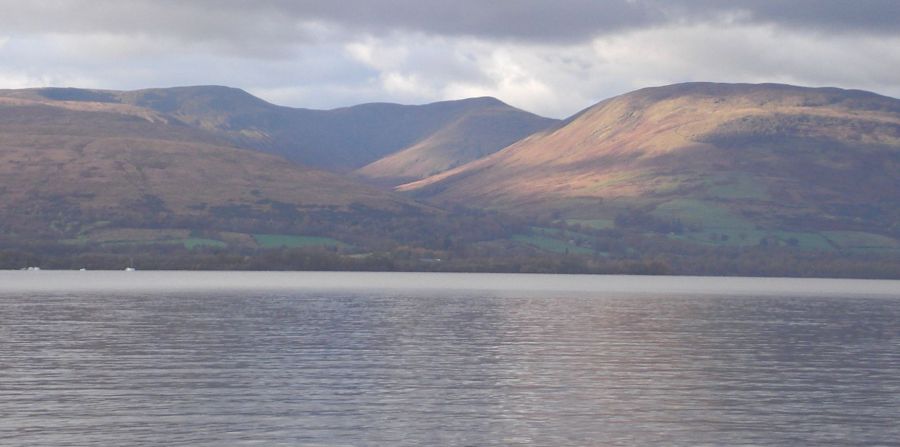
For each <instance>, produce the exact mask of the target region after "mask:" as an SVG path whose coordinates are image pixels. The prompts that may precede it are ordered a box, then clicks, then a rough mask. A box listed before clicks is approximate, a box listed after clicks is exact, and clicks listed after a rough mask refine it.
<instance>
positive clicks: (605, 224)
mask: <svg viewBox="0 0 900 447" xmlns="http://www.w3.org/2000/svg"><path fill="white" fill-rule="evenodd" d="M566 223H568V224H571V225H584V226H586V227H590V228H593V229H595V230H610V229H613V228H615V227H616V221H615V220H613V219H568V220H566Z"/></svg>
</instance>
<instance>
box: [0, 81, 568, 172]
mask: <svg viewBox="0 0 900 447" xmlns="http://www.w3.org/2000/svg"><path fill="white" fill-rule="evenodd" d="M0 96H6V97H16V98H25V99H32V100H41V101H45V102H46V101H51V102H55V103H63V104H77V103H79V102H81V103H90V104H106V105H107V106H108V107H116V108H118V109H119V110H120V111H124V110H132V111H133V112H134V113H144V114H147V113H155V114H157V115H159V116H164V117H168V119H171V120H177V121H180V122H182V123H184V124H186V125H188V126H190V127H194V128H197V129H201V130H203V131H206V132H207V133H208V134H214V135H217V136H218V137H220V138H221V139H222V140H226V141H228V142H229V144H231V145H237V146H241V147H246V148H251V149H256V150H261V151H264V152H269V153H273V154H276V155H280V156H283V157H285V158H287V159H289V160H292V161H295V162H298V163H301V164H304V165H307V166H311V167H318V168H323V169H328V170H332V171H338V172H350V171H353V170H354V169H358V168H361V167H363V166H365V165H368V164H370V163H372V162H375V161H377V160H379V159H381V158H382V157H385V156H389V155H391V154H393V153H395V152H399V151H406V150H410V151H411V153H412V155H413V156H414V157H419V158H420V159H421V158H422V157H429V158H433V159H435V160H440V161H435V162H427V163H425V164H426V166H424V167H423V166H419V165H418V164H416V163H409V162H404V163H395V162H391V163H384V164H382V165H380V166H379V167H378V168H377V169H371V170H367V171H366V175H364V177H367V178H376V179H378V181H379V183H385V182H390V180H384V178H393V177H403V178H407V179H409V178H421V177H424V176H425V175H428V174H431V173H433V172H436V170H437V169H439V168H440V167H441V166H447V167H452V166H456V165H458V164H461V163H465V162H468V161H471V160H473V159H475V158H478V157H480V156H483V155H485V154H488V153H491V152H494V151H497V150H500V149H502V148H503V147H505V146H507V145H508V144H510V143H512V142H514V141H516V140H518V139H520V138H523V137H525V136H527V135H529V134H531V133H533V132H535V131H536V130H540V129H545V128H548V127H549V126H552V125H555V124H556V123H558V121H557V120H552V119H548V118H542V117H539V116H537V115H533V114H531V113H528V112H525V111H522V110H519V109H515V108H513V107H511V106H509V105H506V104H504V103H502V102H500V101H498V100H496V99H493V98H471V99H463V100H459V101H443V102H437V103H433V104H426V105H418V106H408V105H399V104H386V103H373V104H362V105H358V106H353V107H344V108H339V109H334V110H312V109H300V108H291V107H282V106H277V105H274V104H270V103H268V102H266V101H263V100H261V99H259V98H257V97H255V96H253V95H251V94H249V93H247V92H245V91H243V90H240V89H236V88H228V87H220V86H195V87H174V88H158V89H145V90H135V91H128V92H121V91H110V90H84V89H75V88H44V89H28V90H6V91H0ZM136 111H140V112H136ZM419 152H422V153H423V155H416V154H417V153H419ZM402 158H404V157H401V159H402ZM419 164H421V162H419ZM406 169H409V170H410V172H409V173H407V172H406V171H405V170H406Z"/></svg>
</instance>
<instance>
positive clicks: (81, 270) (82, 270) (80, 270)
mask: <svg viewBox="0 0 900 447" xmlns="http://www.w3.org/2000/svg"><path fill="white" fill-rule="evenodd" d="M78 271H79V272H86V271H87V269H86V268H84V267H82V268H80V269H78Z"/></svg>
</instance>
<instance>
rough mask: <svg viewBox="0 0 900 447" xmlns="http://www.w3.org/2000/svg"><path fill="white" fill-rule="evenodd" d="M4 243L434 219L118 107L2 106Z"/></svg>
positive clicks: (8, 102)
mask: <svg viewBox="0 0 900 447" xmlns="http://www.w3.org/2000/svg"><path fill="white" fill-rule="evenodd" d="M0 192H2V194H0V235H2V234H7V235H9V234H18V235H31V236H30V237H36V236H41V237H51V238H52V237H71V236H75V235H79V234H82V233H83V231H85V229H87V228H90V227H92V226H96V225H98V223H102V225H103V226H107V227H150V228H155V227H179V228H219V229H236V228H238V227H247V228H250V227H254V226H255V227H256V228H259V229H265V228H270V229H272V228H277V227H283V228H288V227H291V228H293V227H298V226H302V225H301V224H302V221H303V219H304V215H309V214H316V213H319V214H321V213H332V214H334V213H346V214H348V215H353V214H354V213H356V214H357V215H362V214H365V213H367V212H378V213H383V214H388V215H390V214H394V215H404V214H410V213H412V214H415V215H422V214H428V213H431V212H432V210H431V209H430V208H428V207H424V206H421V205H419V204H416V203H415V202H413V201H411V200H409V199H406V198H403V197H399V196H397V195H394V194H391V193H386V192H383V191H379V190H375V189H372V188H369V187H367V186H364V185H362V184H360V183H358V182H356V181H353V180H351V179H348V178H345V177H343V176H339V175H336V174H332V173H328V172H324V171H318V170H314V169H310V168H306V167H302V166H299V165H295V164H292V163H286V162H285V161H284V160H283V159H281V158H279V157H276V156H273V155H269V154H264V153H260V152H257V151H251V150H246V149H240V148H236V147H231V146H228V145H227V143H226V140H225V139H224V138H223V137H222V136H221V135H217V134H214V133H209V132H205V131H203V130H201V129H197V128H194V127H191V126H188V125H186V124H184V123H183V122H181V121H178V120H175V119H172V118H171V117H170V116H167V115H162V114H158V113H156V112H153V111H151V110H148V109H143V108H136V107H133V106H130V105H127V104H121V103H117V102H109V103H106V102H93V101H91V102H84V101H83V100H79V101H68V100H66V101H63V102H61V101H60V100H38V99H28V98H27V97H5V98H0Z"/></svg>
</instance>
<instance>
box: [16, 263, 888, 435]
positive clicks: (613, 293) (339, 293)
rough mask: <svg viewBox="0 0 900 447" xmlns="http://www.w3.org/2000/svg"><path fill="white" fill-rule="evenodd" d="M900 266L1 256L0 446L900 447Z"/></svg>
mask: <svg viewBox="0 0 900 447" xmlns="http://www.w3.org/2000/svg"><path fill="white" fill-rule="evenodd" d="M898 421H900V282H891V281H827V280H825V281H822V280H765V279H758V280H748V279H728V278H718V279H714V278H634V277H632V278H629V277H580V276H541V275H522V276H517V275H431V274H346V273H345V274H335V273H332V274H317V273H306V274H284V273H282V274H276V273H257V274H254V273H150V272H135V273H125V272H83V273H78V272H47V271H43V272H0V445H4V446H5V445H10V446H75V445H77V446H83V445H104V446H106V445H192V446H229V445H265V446H272V445H285V446H298V445H315V446H323V445H342V446H343V445H355V446H364V445H389V446H395V445H470V446H487V445H546V446H560V445H611V446H616V445H622V446H635V445H640V446H647V445H666V446H670V445H691V446H694V445H731V446H734V445H765V446H770V445H785V446H788V445H789V446H828V445H835V446H847V445H898V440H900V423H898Z"/></svg>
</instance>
